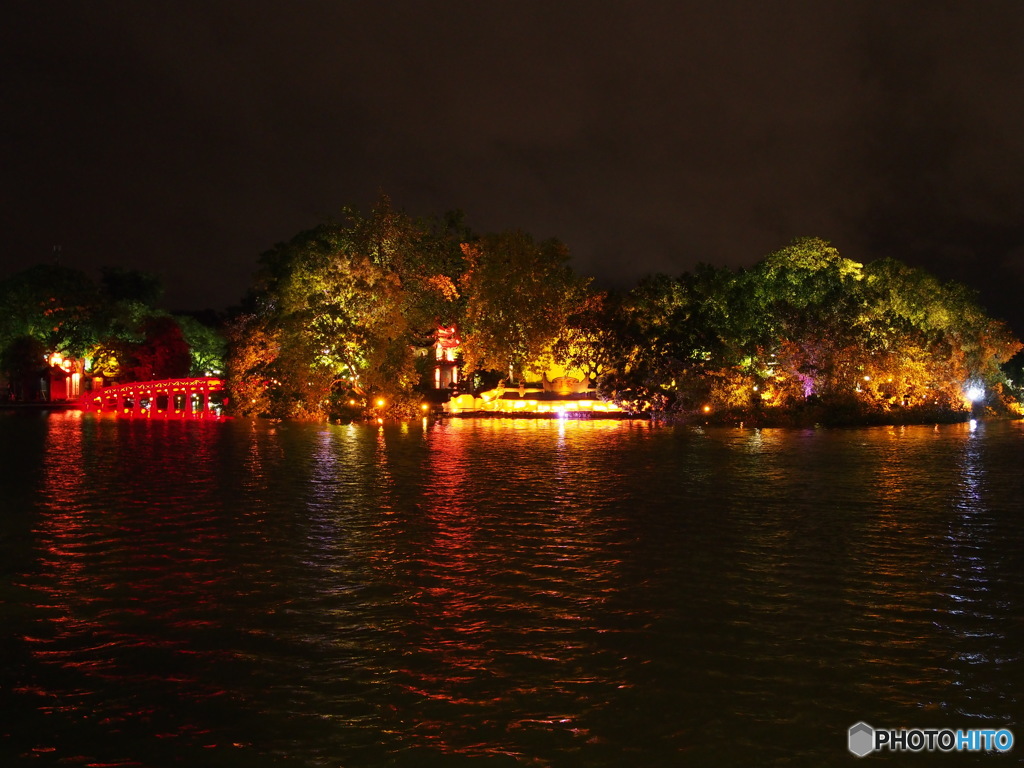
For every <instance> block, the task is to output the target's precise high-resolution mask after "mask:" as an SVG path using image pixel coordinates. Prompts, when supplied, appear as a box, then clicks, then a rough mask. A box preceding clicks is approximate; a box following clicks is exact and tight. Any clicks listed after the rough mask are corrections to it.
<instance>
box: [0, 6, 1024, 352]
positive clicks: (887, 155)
mask: <svg viewBox="0 0 1024 768" xmlns="http://www.w3.org/2000/svg"><path fill="white" fill-rule="evenodd" d="M1022 41H1024V3H1021V2H1019V0H1006V1H1005V2H984V0H981V1H976V2H971V3H967V2H959V1H958V2H941V0H929V2H852V3H851V2H849V1H848V0H847V1H846V2H835V1H834V0H814V1H813V2H771V3H755V2H714V3H707V2H689V1H688V0H681V1H679V2H668V1H666V2H636V1H631V2H629V3H626V2H621V3H608V2H599V1H598V0H589V1H588V2H556V1H554V0H547V1H546V2H523V1H522V0H517V2H498V1H497V0H494V1H490V0H474V1H473V2H404V3H400V2H370V1H368V0H364V1H363V2H345V1H343V0H336V1H334V2H292V3H282V2H273V3H270V2H264V1H263V0H237V1H232V2H221V1H218V0H204V1H203V2H181V1H177V2H137V1H136V0H133V2H74V3H70V2H68V3H59V2H29V1H28V0H25V1H24V2H12V3H8V4H6V5H5V8H4V13H3V21H2V29H0V65H2V72H3V75H2V77H0V135H2V146H0V152H2V155H0V194H2V201H0V202H2V205H0V276H6V275H8V274H10V273H11V272H13V271H16V270H17V269H20V268H22V267H24V266H27V265H29V264H31V263H35V262H39V261H47V260H52V259H53V257H54V247H55V246H60V252H59V253H60V261H61V263H63V264H66V265H68V266H72V267H77V268H81V269H84V270H86V271H88V272H89V273H90V274H96V271H97V269H98V267H99V266H100V265H104V264H120V265H124V266H129V267H135V268H141V269H147V270H149V271H153V272H156V273H158V274H159V275H161V277H162V278H163V280H164V284H165V285H166V287H167V296H166V298H167V303H168V306H169V308H171V309H182V310H184V309H201V308H205V307H212V308H217V309H222V308H224V307H227V306H228V305H231V304H234V303H237V302H238V300H239V299H240V298H241V296H242V294H243V293H244V292H245V290H246V289H247V287H248V286H249V284H250V282H251V276H252V273H253V272H254V270H255V268H256V265H257V259H258V257H259V255H260V253H262V252H263V251H265V250H267V249H269V248H270V247H271V246H273V245H274V244H275V243H277V242H280V241H283V240H287V239H289V238H291V237H292V236H293V235H294V234H296V233H297V232H299V231H301V230H303V229H307V228H309V227H311V226H314V225H316V224H317V223H319V222H321V221H323V220H325V219H328V218H331V217H337V216H338V213H339V211H340V208H341V207H342V206H343V205H346V204H355V205H357V206H360V207H364V208H365V207H367V206H368V205H370V204H371V203H372V201H373V200H374V199H375V198H376V197H377V196H378V194H379V193H380V192H382V191H383V192H387V193H388V194H389V195H390V196H391V197H392V199H393V201H394V203H395V205H396V206H397V207H399V208H402V209H404V210H406V211H407V212H409V213H411V214H417V215H418V214H440V213H443V212H444V211H446V210H449V209H453V208H461V209H463V210H464V211H465V212H466V214H467V219H468V222H469V223H470V225H471V226H473V227H474V228H475V229H476V230H478V231H498V230H502V229H511V228H521V229H525V230H526V231H528V232H530V233H532V234H533V235H534V236H536V237H538V238H544V237H558V238H560V239H561V240H563V241H564V242H566V243H567V244H568V246H569V248H570V250H571V252H572V254H573V264H574V266H575V268H576V269H577V270H578V271H579V272H582V273H586V274H591V275H594V276H595V277H596V278H597V279H598V282H599V283H600V284H602V285H605V286H609V287H628V286H629V285H630V284H632V283H633V282H634V281H635V280H636V279H637V278H639V277H640V276H642V275H643V274H646V273H649V272H655V271H663V272H669V273H678V272H681V271H683V270H687V269H691V268H692V267H693V266H694V265H696V264H697V263H698V262H707V263H711V264H716V265H730V266H744V265H751V264H753V263H755V262H756V261H757V260H758V259H760V258H761V257H763V256H764V255H766V254H767V253H769V252H771V251H773V250H776V249H778V248H780V247H782V246H784V245H785V244H787V243H788V242H789V241H790V240H791V239H792V238H793V237H796V236H802V235H816V236H820V237H823V238H825V239H828V240H831V241H832V242H833V243H834V244H835V245H836V246H838V247H839V249H840V251H841V252H842V253H843V255H845V256H847V257H849V258H853V259H857V260H859V261H870V260H873V259H875V258H879V257H883V256H893V257H896V258H900V259H903V260H904V261H907V262H909V263H911V264H915V265H918V266H923V267H926V268H928V269H930V270H931V271H933V272H935V273H936V274H938V275H939V276H941V277H943V278H946V279H957V280H961V281H964V282H967V283H969V284H970V285H972V286H974V287H975V288H977V289H979V291H980V292H981V297H982V302H983V304H985V305H986V306H987V308H988V309H989V310H990V311H991V312H992V313H993V314H995V315H997V316H1000V317H1003V318H1007V319H1010V320H1012V321H1013V323H1014V326H1015V329H1016V330H1017V332H1018V333H1022V332H1024V309H1021V308H1020V307H1019V306H1018V304H1019V302H1018V299H1017V297H1018V295H1019V293H1020V291H1021V288H1022V283H1024V183H1022V180H1024V53H1022V50H1024V45H1022Z"/></svg>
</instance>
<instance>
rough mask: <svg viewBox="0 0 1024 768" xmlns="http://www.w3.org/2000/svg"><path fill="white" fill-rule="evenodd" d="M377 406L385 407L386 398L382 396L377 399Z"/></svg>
mask: <svg viewBox="0 0 1024 768" xmlns="http://www.w3.org/2000/svg"><path fill="white" fill-rule="evenodd" d="M377 407H378V408H383V407H384V399H383V398H381V399H380V400H378V401H377Z"/></svg>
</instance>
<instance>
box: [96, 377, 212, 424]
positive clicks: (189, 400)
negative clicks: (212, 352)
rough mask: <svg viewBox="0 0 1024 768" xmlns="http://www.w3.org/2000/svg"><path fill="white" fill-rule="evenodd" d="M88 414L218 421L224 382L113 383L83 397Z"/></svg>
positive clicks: (202, 380) (200, 380)
mask: <svg viewBox="0 0 1024 768" xmlns="http://www.w3.org/2000/svg"><path fill="white" fill-rule="evenodd" d="M81 403H82V407H83V408H84V409H85V410H87V411H101V412H107V413H116V414H118V415H122V416H140V417H143V418H163V419H219V418H221V417H222V414H223V411H224V406H225V405H226V404H227V398H226V397H225V396H224V381H223V379H215V378H210V377H205V378H199V379H165V380H163V381H136V382H133V383H131V384H115V385H114V386H111V387H103V388H102V389H96V390H93V391H92V392H85V393H83V395H82V400H81Z"/></svg>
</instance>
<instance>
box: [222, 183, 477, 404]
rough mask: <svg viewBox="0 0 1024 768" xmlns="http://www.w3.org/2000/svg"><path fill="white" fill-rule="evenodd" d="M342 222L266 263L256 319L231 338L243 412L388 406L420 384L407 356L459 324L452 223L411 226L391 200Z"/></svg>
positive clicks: (276, 252) (233, 375)
mask: <svg viewBox="0 0 1024 768" xmlns="http://www.w3.org/2000/svg"><path fill="white" fill-rule="evenodd" d="M346 216H347V220H346V222H345V223H344V224H323V225H321V226H319V227H317V228H315V229H313V230H310V231H307V232H303V233H300V234H299V235H298V236H296V237H295V238H293V239H292V240H291V241H290V242H288V243H286V244H281V245H278V246H276V247H275V248H274V249H273V250H272V251H270V252H268V253H267V254H265V255H264V256H263V258H262V264H263V270H262V272H261V275H260V277H259V282H258V285H257V289H256V291H255V300H254V305H255V312H253V313H252V314H251V315H249V316H247V317H245V318H244V319H243V320H242V321H241V322H240V324H238V323H236V326H235V327H234V328H233V329H232V331H231V332H230V337H231V340H232V343H231V348H232V349H231V352H230V354H229V358H230V360H229V365H228V368H229V376H230V381H231V386H232V389H233V390H234V391H235V395H236V402H238V403H239V407H240V408H241V409H242V410H243V412H257V413H267V414H271V415H275V416H287V417H298V418H324V417H326V416H328V415H329V414H331V413H332V412H336V411H337V410H338V409H339V408H340V407H341V404H344V407H345V408H348V407H349V406H348V405H347V404H348V402H349V401H350V400H356V401H357V402H359V403H361V404H365V403H367V402H368V401H369V400H371V399H374V398H376V397H377V396H378V395H380V396H383V397H384V398H385V399H386V400H388V401H395V400H396V399H397V398H398V397H399V395H401V394H402V393H407V392H409V391H410V390H412V389H413V387H415V386H416V384H417V383H418V381H419V376H418V374H417V372H416V368H415V362H414V359H413V349H414V347H415V346H417V345H422V344H425V343H428V340H429V338H430V337H431V334H432V333H433V331H434V330H435V329H436V328H437V325H438V323H440V322H450V321H452V320H453V319H456V318H458V316H459V315H460V311H459V306H460V304H459V302H460V299H461V297H460V294H459V292H458V290H457V278H458V274H459V272H460V270H461V268H462V267H461V265H462V257H461V252H460V251H459V248H458V245H459V243H458V238H459V237H461V236H462V235H464V230H463V229H461V228H460V225H459V221H458V219H457V218H456V217H448V218H447V219H445V220H444V221H443V222H436V221H430V220H421V221H416V220H413V219H411V218H410V217H408V216H406V215H405V214H402V213H400V212H397V211H395V210H394V209H393V208H392V207H391V204H390V201H389V200H388V199H387V198H382V199H381V200H380V201H379V202H378V203H377V205H376V206H375V207H374V209H373V210H372V211H371V212H370V213H369V215H367V216H362V215H360V214H359V213H358V212H357V211H355V210H352V209H349V210H347V211H346ZM260 387H263V390H264V391H262V392H260V391H259V388H260Z"/></svg>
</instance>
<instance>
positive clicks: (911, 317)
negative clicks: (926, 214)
mask: <svg viewBox="0 0 1024 768" xmlns="http://www.w3.org/2000/svg"><path fill="white" fill-rule="evenodd" d="M615 314H616V318H615V320H614V321H613V325H615V326H616V332H615V333H614V334H613V336H612V346H613V349H614V353H613V354H612V355H611V361H610V363H609V365H608V366H607V369H606V373H605V376H604V378H603V380H602V382H601V386H602V390H603V391H604V392H605V393H606V396H607V397H609V398H611V399H614V400H616V401H617V402H619V403H620V404H622V405H624V406H626V407H629V408H631V409H634V410H645V409H651V410H655V411H657V410H659V409H663V408H664V409H668V410H672V411H675V412H677V413H680V414H690V413H704V412H705V409H709V410H712V411H718V410H726V411H729V412H733V413H737V414H739V415H740V416H741V417H744V416H743V415H744V414H745V415H746V416H745V417H746V418H749V417H751V416H752V415H753V416H757V415H758V414H760V413H763V412H764V411H765V409H768V410H776V411H779V410H787V409H789V410H792V409H799V408H804V407H807V406H811V405H814V406H815V407H817V406H818V405H821V406H824V407H826V408H827V409H830V410H831V411H833V412H835V413H838V412H841V411H842V412H846V413H852V412H854V411H857V412H859V413H860V414H861V415H862V416H865V417H886V415H889V416H892V415H894V414H906V413H910V412H913V411H914V410H915V409H917V410H919V411H920V412H922V413H923V412H924V411H925V410H927V411H928V412H932V411H934V410H935V409H937V408H938V409H944V410H946V411H947V412H949V411H954V412H955V411H963V410H965V409H966V408H968V407H969V404H968V403H967V402H966V400H965V398H964V389H965V387H966V386H967V383H968V382H975V383H981V384H984V385H985V387H986V388H987V391H988V392H990V393H994V394H993V396H992V398H990V399H993V404H994V398H996V397H997V396H1000V395H1003V394H1005V393H1007V392H1010V391H1011V389H1010V388H1009V387H1008V386H1006V382H1005V378H1004V374H1003V372H1002V366H1003V364H1005V363H1006V362H1007V361H1008V360H1009V359H1010V358H1011V357H1012V356H1013V355H1014V354H1016V353H1017V351H1018V350H1020V349H1021V345H1020V343H1019V342H1018V341H1017V340H1016V339H1014V338H1013V336H1012V335H1011V334H1010V333H1009V331H1008V330H1007V328H1006V326H1005V325H1004V324H1003V323H1000V322H998V321H995V320H993V319H991V318H989V317H988V316H987V315H986V314H985V313H984V311H983V310H982V309H981V308H980V307H979V306H978V304H977V300H976V297H975V296H974V295H973V293H972V292H971V291H969V290H968V289H967V288H965V287H964V286H962V285H960V284H957V283H946V284H943V283H941V282H939V281H938V280H936V279H935V278H934V277H933V276H931V275H929V274H928V273H926V272H924V271H923V270H916V269H912V268H910V267H908V266H906V265H903V264H901V263H899V262H895V261H891V260H886V261H880V262H876V263H874V264H870V265H868V266H867V267H864V266H863V265H861V264H858V263H857V262H853V261H850V260H849V259H845V258H843V257H841V256H840V255H839V253H838V251H837V250H836V249H835V248H834V247H832V246H831V245H829V244H828V243H826V242H825V241H823V240H820V239H817V238H803V239H799V240H796V241H794V243H793V244H792V245H791V246H789V247H787V248H784V249H782V250H780V251H777V252H775V253H773V254H770V255H769V256H767V257H766V258H765V259H764V260H763V261H761V262H760V263H759V264H757V265H756V266H755V267H754V268H753V269H751V270H747V271H741V272H739V273H732V272H730V271H728V270H716V269H712V268H710V267H700V268H698V269H697V270H696V271H695V272H694V273H692V274H684V275H681V276H680V277H678V278H672V277H667V276H664V275H660V276H655V277H653V278H648V279H647V280H644V281H642V282H641V283H640V284H639V285H638V286H637V287H636V288H635V289H634V290H633V291H632V292H630V294H629V295H628V296H627V297H625V299H624V300H623V301H622V302H621V304H620V306H619V307H618V309H617V311H616V313H615Z"/></svg>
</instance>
